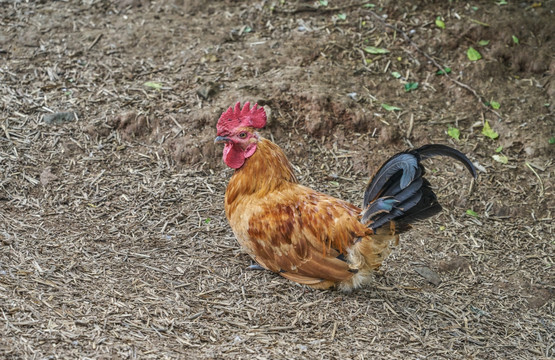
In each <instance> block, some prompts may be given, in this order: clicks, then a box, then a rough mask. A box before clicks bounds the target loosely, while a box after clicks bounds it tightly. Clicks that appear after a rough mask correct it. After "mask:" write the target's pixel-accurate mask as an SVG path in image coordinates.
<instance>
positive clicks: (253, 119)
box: [215, 102, 266, 169]
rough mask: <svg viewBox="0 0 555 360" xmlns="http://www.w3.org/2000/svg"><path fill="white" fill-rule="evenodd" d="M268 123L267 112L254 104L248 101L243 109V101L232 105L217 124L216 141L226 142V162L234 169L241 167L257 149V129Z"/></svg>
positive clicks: (224, 156)
mask: <svg viewBox="0 0 555 360" xmlns="http://www.w3.org/2000/svg"><path fill="white" fill-rule="evenodd" d="M265 125H266V112H265V111H264V108H259V107H258V104H254V106H253V107H252V108H251V107H250V103H248V102H246V103H245V105H244V106H243V108H242V109H241V103H239V102H238V103H237V104H235V107H230V108H229V109H227V111H226V112H224V113H223V114H222V116H220V119H219V120H218V125H217V130H218V132H217V136H216V139H215V142H217V143H224V144H225V146H224V155H223V158H224V162H225V163H226V164H227V166H229V167H231V168H233V169H239V168H240V167H241V166H243V164H244V163H245V160H246V159H248V158H249V157H251V156H252V154H254V153H255V151H256V144H257V143H258V134H257V133H256V132H255V130H256V129H261V128H263V127H264V126H265Z"/></svg>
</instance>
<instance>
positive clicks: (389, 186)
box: [215, 102, 476, 291]
mask: <svg viewBox="0 0 555 360" xmlns="http://www.w3.org/2000/svg"><path fill="white" fill-rule="evenodd" d="M265 125H266V113H265V111H264V108H261V107H258V105H257V104H255V105H254V106H253V107H252V108H251V107H250V104H249V103H248V102H247V103H245V105H244V106H243V108H241V104H240V103H237V104H236V105H235V107H230V108H229V109H228V110H227V111H225V112H224V113H223V114H222V115H221V117H220V119H219V120H218V124H217V137H216V139H215V142H216V143H223V144H224V150H223V160H224V162H225V164H226V165H227V166H229V167H230V168H233V169H235V172H234V174H233V176H232V177H231V179H230V181H229V184H228V186H227V190H226V193H225V213H226V216H227V219H228V221H229V224H230V226H231V229H232V230H233V233H234V234H235V237H236V238H237V240H238V242H239V243H240V245H241V246H242V247H243V249H244V250H246V252H247V253H248V254H249V255H250V256H251V257H252V258H253V259H254V261H255V262H256V263H257V264H258V265H255V266H254V268H263V269H267V270H271V271H273V272H275V273H278V274H279V275H281V276H283V277H285V278H287V279H289V280H292V281H295V282H297V283H300V284H305V285H308V286H310V287H313V288H317V289H329V288H338V289H340V290H343V291H350V290H353V289H356V288H358V287H360V286H361V285H363V284H365V283H368V282H369V280H370V279H371V274H372V272H373V271H375V270H377V269H378V268H379V267H380V266H381V264H382V262H383V261H384V259H385V258H386V257H387V256H388V254H389V253H390V251H391V248H392V246H394V245H396V244H397V243H398V241H399V234H401V233H403V232H405V231H407V230H409V229H410V228H411V224H412V223H414V222H416V221H419V220H423V219H426V218H429V217H431V216H432V215H435V214H437V213H438V212H440V211H441V205H440V204H439V203H438V201H437V198H436V195H435V194H434V192H433V191H432V188H431V186H430V183H429V182H428V180H426V179H425V178H424V177H423V176H424V167H423V166H422V165H421V161H422V160H425V159H428V158H430V157H433V156H436V155H443V156H449V157H451V158H454V159H456V160H458V161H460V162H462V163H463V164H464V166H465V167H466V168H467V169H468V170H469V171H470V172H471V174H472V175H473V176H474V177H476V171H475V169H474V166H473V165H472V163H471V162H470V160H469V159H468V158H467V157H466V156H465V155H463V154H462V153H461V152H459V151H457V150H455V149H452V148H450V147H448V146H445V145H436V144H434V145H424V146H422V147H420V148H418V149H414V150H410V151H405V152H402V153H399V154H397V155H394V156H393V157H392V158H390V159H389V160H388V161H386V162H385V163H384V164H383V165H382V167H381V168H380V169H379V170H378V172H377V173H376V174H375V175H374V177H373V178H372V179H371V181H370V182H369V184H368V186H367V187H366V191H365V192H364V200H363V206H362V209H361V208H359V207H357V206H355V205H352V204H350V203H348V202H346V201H343V200H340V199H337V198H334V197H332V196H329V195H326V194H323V193H320V192H318V191H315V190H312V189H310V188H308V187H306V186H303V185H301V184H299V182H298V181H297V178H296V177H295V173H294V171H293V168H292V167H291V164H290V163H289V161H288V160H287V158H286V156H285V154H284V153H283V151H282V150H281V149H280V148H279V146H277V145H276V144H274V143H273V142H271V141H270V140H268V139H265V138H263V137H262V136H260V135H259V134H258V133H257V132H256V129H261V128H263V127H264V126H265Z"/></svg>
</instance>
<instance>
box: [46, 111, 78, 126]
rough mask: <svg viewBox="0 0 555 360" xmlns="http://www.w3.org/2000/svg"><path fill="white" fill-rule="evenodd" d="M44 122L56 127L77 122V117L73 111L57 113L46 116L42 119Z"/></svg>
mask: <svg viewBox="0 0 555 360" xmlns="http://www.w3.org/2000/svg"><path fill="white" fill-rule="evenodd" d="M43 119H44V122H45V123H46V124H48V125H58V124H63V123H66V122H72V121H75V120H77V116H76V115H75V112H73V111H67V112H59V113H54V114H46V115H44V117H43Z"/></svg>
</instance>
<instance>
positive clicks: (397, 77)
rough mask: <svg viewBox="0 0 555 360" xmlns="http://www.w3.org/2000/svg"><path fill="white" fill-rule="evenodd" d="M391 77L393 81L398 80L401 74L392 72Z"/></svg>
mask: <svg viewBox="0 0 555 360" xmlns="http://www.w3.org/2000/svg"><path fill="white" fill-rule="evenodd" d="M391 75H392V76H393V77H394V78H395V79H399V78H400V77H401V74H400V73H398V72H397V71H394V72H392V73H391Z"/></svg>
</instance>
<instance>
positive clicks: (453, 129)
mask: <svg viewBox="0 0 555 360" xmlns="http://www.w3.org/2000/svg"><path fill="white" fill-rule="evenodd" d="M447 134H448V135H449V136H451V137H452V138H453V139H455V140H459V138H460V136H461V132H460V131H459V129H457V128H456V127H452V126H451V125H449V129H447Z"/></svg>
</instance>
